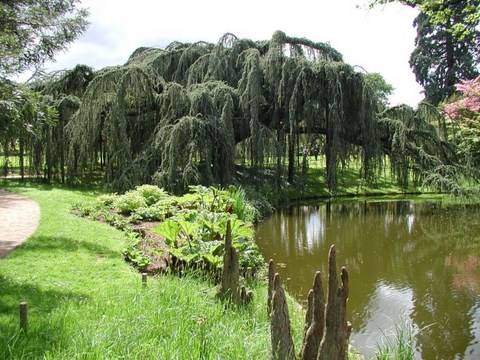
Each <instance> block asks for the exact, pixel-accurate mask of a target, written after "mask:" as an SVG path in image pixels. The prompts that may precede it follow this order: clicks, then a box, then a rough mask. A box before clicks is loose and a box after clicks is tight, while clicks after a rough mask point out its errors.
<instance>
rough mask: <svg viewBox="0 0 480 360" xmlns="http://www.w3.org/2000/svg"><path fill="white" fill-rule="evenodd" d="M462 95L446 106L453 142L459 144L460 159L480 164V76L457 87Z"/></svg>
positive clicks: (462, 82) (475, 164)
mask: <svg viewBox="0 0 480 360" xmlns="http://www.w3.org/2000/svg"><path fill="white" fill-rule="evenodd" d="M455 87H456V89H457V90H458V91H459V92H460V93H461V94H462V95H461V96H457V97H456V98H453V99H451V100H450V101H448V102H446V104H445V105H444V110H445V114H446V115H447V117H448V120H449V125H450V127H451V128H452V130H453V131H452V135H451V140H452V141H455V142H456V143H458V144H459V150H460V153H459V155H460V156H459V157H460V158H461V159H463V160H464V161H466V162H468V161H470V162H472V164H471V165H474V166H475V167H478V165H479V164H480V76H479V77H477V78H476V79H473V80H464V81H461V82H460V83H458V84H456V85H455Z"/></svg>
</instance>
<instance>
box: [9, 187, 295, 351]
mask: <svg viewBox="0 0 480 360" xmlns="http://www.w3.org/2000/svg"><path fill="white" fill-rule="evenodd" d="M18 184H19V183H18V182H13V181H12V182H10V181H3V182H2V181H0V187H2V188H6V189H9V190H11V191H15V192H18V193H20V194H23V195H26V196H28V197H30V198H32V199H34V200H36V201H37V202H38V203H39V204H40V207H41V221H40V225H39V228H38V230H37V232H36V233H35V234H34V235H33V236H32V237H31V238H30V239H29V240H28V241H27V242H26V243H24V244H23V245H21V246H20V247H19V248H17V249H16V250H15V251H13V252H12V253H10V254H9V255H8V256H7V258H5V259H2V260H0V289H1V292H0V358H1V359H118V358H128V359H217V358H219V359H268V357H269V355H268V354H269V349H270V330H269V322H268V319H267V316H266V306H265V301H266V293H265V285H264V284H263V283H256V284H251V286H252V288H253V290H254V294H255V297H254V303H253V304H251V305H250V306H247V307H245V308H241V309H225V307H224V305H223V304H222V303H220V302H219V301H217V300H216V299H215V291H216V289H215V287H214V286H213V284H211V283H210V282H208V281H206V280H200V279H198V278H191V277H184V278H178V277H175V276H170V275H167V276H161V277H159V278H158V279H149V282H148V286H147V287H146V288H144V287H143V286H142V284H141V280H140V274H138V272H137V271H136V270H135V269H133V268H132V267H130V266H129V265H128V264H127V263H126V262H125V261H124V260H123V257H122V254H121V249H122V247H123V244H124V238H123V235H122V233H121V232H120V231H117V230H115V229H113V228H112V227H110V226H108V225H106V224H102V223H99V222H95V221H91V220H88V219H84V218H78V217H76V216H74V215H72V214H71V213H70V208H71V206H72V204H74V203H78V202H81V201H90V200H92V199H93V198H94V197H95V196H96V195H98V194H99V192H97V191H92V190H71V189H66V188H62V187H55V188H52V187H48V186H42V185H35V184H31V185H29V184H23V185H18ZM21 301H27V302H28V307H29V323H28V331H27V333H26V334H24V333H22V332H20V331H19V315H18V313H19V303H20V302H21ZM291 309H293V307H292V306H291ZM290 312H291V315H293V322H294V324H295V329H296V334H295V340H296V341H297V342H299V341H301V338H302V324H301V322H302V321H303V315H302V313H301V312H294V311H292V310H291V311H290ZM298 350H299V348H298Z"/></svg>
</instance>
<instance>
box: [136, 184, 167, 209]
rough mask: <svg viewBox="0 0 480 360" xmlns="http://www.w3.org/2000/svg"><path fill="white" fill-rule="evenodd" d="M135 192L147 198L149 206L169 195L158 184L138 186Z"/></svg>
mask: <svg viewBox="0 0 480 360" xmlns="http://www.w3.org/2000/svg"><path fill="white" fill-rule="evenodd" d="M135 192H137V193H138V194H140V195H141V196H142V197H143V198H144V199H145V202H146V203H147V206H151V205H153V204H155V203H157V202H159V201H160V200H161V199H164V198H165V197H167V196H168V194H167V193H166V192H165V190H163V188H159V187H158V186H156V185H142V186H137V187H136V188H135Z"/></svg>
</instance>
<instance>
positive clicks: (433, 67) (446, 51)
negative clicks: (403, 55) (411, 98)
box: [410, 1, 480, 105]
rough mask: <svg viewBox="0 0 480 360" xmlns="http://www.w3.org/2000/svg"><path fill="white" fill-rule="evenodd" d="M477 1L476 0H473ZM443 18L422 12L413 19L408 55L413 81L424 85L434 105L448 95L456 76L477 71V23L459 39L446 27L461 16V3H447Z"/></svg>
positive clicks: (479, 49) (479, 41) (479, 46)
mask: <svg viewBox="0 0 480 360" xmlns="http://www.w3.org/2000/svg"><path fill="white" fill-rule="evenodd" d="M477 3H478V4H480V1H477ZM450 8H451V14H450V16H449V18H448V19H447V21H446V22H445V23H442V24H435V23H433V22H432V19H431V18H430V17H429V16H428V15H426V14H425V13H422V12H421V13H420V14H419V15H418V16H417V18H416V19H415V22H414V25H415V27H416V28H417V37H416V39H415V50H414V51H413V53H412V54H411V56H410V66H411V67H412V69H413V72H414V73H415V76H416V78H417V82H418V83H419V84H420V85H422V87H423V88H424V89H425V97H426V100H427V101H428V102H430V103H431V104H433V105H438V104H439V103H440V102H441V101H442V100H445V99H447V98H449V97H450V96H452V95H453V94H454V93H455V92H456V89H455V84H456V83H458V82H459V80H464V79H473V78H475V77H476V76H478V74H479V70H478V65H479V64H480V32H479V31H478V29H477V26H478V24H479V23H480V22H479V21H480V20H479V21H477V22H476V23H473V24H471V27H470V28H469V31H468V33H466V34H464V35H463V36H462V40H461V41H460V40H459V39H458V38H455V36H454V35H453V34H452V32H451V31H450V30H451V29H452V28H454V27H455V26H456V25H457V24H458V23H459V22H462V20H464V17H465V16H469V15H468V14H465V13H464V11H463V10H464V4H463V3H460V4H455V5H451V6H450Z"/></svg>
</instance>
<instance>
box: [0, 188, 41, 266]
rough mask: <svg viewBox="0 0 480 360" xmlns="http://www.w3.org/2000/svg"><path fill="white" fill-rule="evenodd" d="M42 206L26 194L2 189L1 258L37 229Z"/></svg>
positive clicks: (0, 200)
mask: <svg viewBox="0 0 480 360" xmlns="http://www.w3.org/2000/svg"><path fill="white" fill-rule="evenodd" d="M39 221H40V206H38V204H37V203H36V202H35V201H33V200H31V199H28V198H26V197H24V196H21V195H17V194H13V193H11V192H8V191H5V190H2V189H0V259H1V258H3V257H5V256H6V255H7V254H8V252H9V251H11V250H13V249H14V248H15V247H16V246H18V245H20V244H21V243H22V242H24V241H25V240H27V239H28V238H29V237H30V236H31V235H32V234H33V233H34V232H35V230H36V229H37V226H38V223H39Z"/></svg>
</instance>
